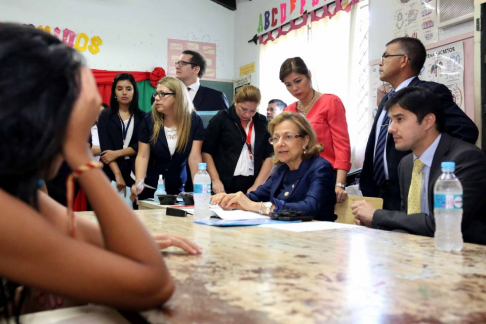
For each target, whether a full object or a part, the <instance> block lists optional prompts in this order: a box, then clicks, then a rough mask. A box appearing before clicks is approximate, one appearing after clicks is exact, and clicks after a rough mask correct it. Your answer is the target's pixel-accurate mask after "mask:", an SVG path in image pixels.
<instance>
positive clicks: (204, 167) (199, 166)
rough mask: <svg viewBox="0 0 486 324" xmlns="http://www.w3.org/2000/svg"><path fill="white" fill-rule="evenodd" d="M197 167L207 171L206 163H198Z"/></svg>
mask: <svg viewBox="0 0 486 324" xmlns="http://www.w3.org/2000/svg"><path fill="white" fill-rule="evenodd" d="M197 167H198V168H199V170H206V163H204V162H201V163H198V165H197Z"/></svg>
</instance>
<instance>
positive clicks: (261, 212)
mask: <svg viewBox="0 0 486 324" xmlns="http://www.w3.org/2000/svg"><path fill="white" fill-rule="evenodd" d="M262 204H263V201H260V211H259V213H260V215H263V209H262Z"/></svg>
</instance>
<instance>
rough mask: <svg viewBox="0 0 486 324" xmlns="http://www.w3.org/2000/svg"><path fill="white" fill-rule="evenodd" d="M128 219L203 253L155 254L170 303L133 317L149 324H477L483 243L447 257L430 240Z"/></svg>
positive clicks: (154, 213)
mask: <svg viewBox="0 0 486 324" xmlns="http://www.w3.org/2000/svg"><path fill="white" fill-rule="evenodd" d="M137 214H138V215H139V216H140V219H141V220H142V221H143V223H145V225H146V226H147V227H148V228H149V229H150V230H151V231H153V232H168V233H173V234H178V235H182V236H185V237H187V238H190V239H192V240H194V241H195V242H197V243H198V244H199V245H200V246H202V248H203V254H202V255H199V256H189V255H187V254H185V253H183V252H181V251H180V250H177V249H173V248H171V249H169V250H167V251H165V252H163V255H164V257H165V261H166V263H167V265H168V267H169V269H170V271H171V273H172V275H173V277H174V278H175V280H176V284H177V290H176V295H175V305H174V306H172V307H171V308H170V309H168V310H165V311H155V310H154V311H149V312H145V313H143V314H144V316H145V317H146V318H147V319H148V320H149V321H150V322H153V323H157V322H159V323H295V324H301V323H419V322H420V323H440V322H444V323H479V322H486V261H485V260H486V247H485V246H481V245H474V244H465V245H464V249H463V251H462V252H461V253H456V254H452V253H446V252H441V251H436V250H435V249H434V242H433V239H432V238H428V237H421V236H415V235H407V234H399V233H392V232H386V231H380V230H372V229H368V228H364V227H358V226H349V227H348V228H345V229H337V230H326V231H312V232H300V233H296V232H288V231H282V230H276V229H272V228H264V227H233V228H217V227H211V226H204V225H198V224H193V222H192V217H184V218H180V217H170V216H165V214H164V211H163V210H146V211H138V212H137Z"/></svg>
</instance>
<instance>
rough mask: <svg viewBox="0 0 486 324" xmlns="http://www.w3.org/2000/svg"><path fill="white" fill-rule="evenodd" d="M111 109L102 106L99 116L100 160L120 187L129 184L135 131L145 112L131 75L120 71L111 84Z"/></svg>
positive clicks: (135, 144)
mask: <svg viewBox="0 0 486 324" xmlns="http://www.w3.org/2000/svg"><path fill="white" fill-rule="evenodd" d="M110 106H111V108H110V109H104V110H103V111H102V112H101V113H100V117H99V119H98V135H99V138H100V148H101V161H102V162H103V163H104V164H105V166H104V171H105V172H106V174H107V175H108V177H109V178H110V180H112V181H116V187H117V189H118V190H119V191H121V190H126V189H125V188H126V186H129V187H130V186H132V184H133V183H134V180H133V179H132V178H131V177H130V173H131V172H132V170H134V164H135V157H136V155H137V151H138V132H139V128H140V123H141V122H142V120H143V118H144V117H145V113H144V112H143V111H142V110H140V108H139V107H138V89H137V84H136V83H135V79H134V77H133V75H131V74H129V73H120V74H118V75H117V76H116V77H115V79H114V80H113V85H112V87H111V98H110Z"/></svg>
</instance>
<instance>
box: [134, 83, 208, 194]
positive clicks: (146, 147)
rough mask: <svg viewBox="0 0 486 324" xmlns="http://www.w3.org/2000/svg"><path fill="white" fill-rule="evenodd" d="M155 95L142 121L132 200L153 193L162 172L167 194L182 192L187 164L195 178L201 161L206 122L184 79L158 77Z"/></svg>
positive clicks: (185, 179)
mask: <svg viewBox="0 0 486 324" xmlns="http://www.w3.org/2000/svg"><path fill="white" fill-rule="evenodd" d="M154 98H155V102H154V104H153V106H152V111H151V113H149V114H147V116H146V117H145V118H144V120H143V121H142V124H141V125H140V134H139V137H138V139H139V143H138V145H139V151H138V155H137V159H136V161H135V175H136V179H137V180H136V183H135V184H134V185H133V186H132V192H131V198H132V200H135V199H137V198H138V199H140V200H143V199H147V198H151V197H153V196H154V193H155V189H156V187H157V180H158V178H159V175H162V176H163V178H164V180H165V189H166V191H167V193H168V194H178V193H180V192H181V191H182V190H183V186H184V184H185V182H186V181H187V172H186V165H187V164H189V168H190V170H191V173H192V177H193V178H194V176H195V175H196V172H197V170H198V163H199V162H202V159H201V146H202V141H203V139H204V125H203V122H202V119H201V117H199V115H198V114H197V113H196V111H195V110H194V105H193V104H192V102H191V99H190V98H189V93H188V92H187V88H186V86H185V85H184V83H182V81H180V80H179V79H177V78H174V77H165V78H163V79H162V80H160V81H159V84H158V85H157V91H156V92H155V93H154Z"/></svg>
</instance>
